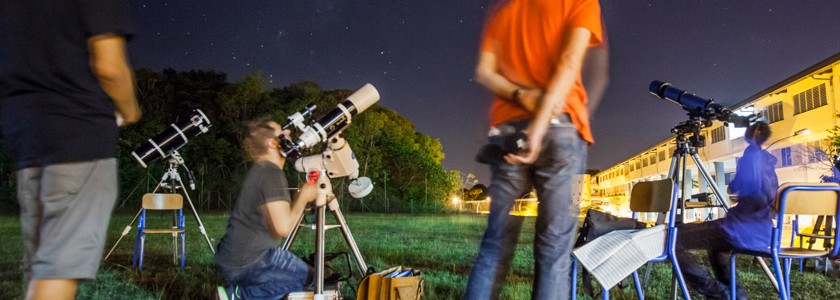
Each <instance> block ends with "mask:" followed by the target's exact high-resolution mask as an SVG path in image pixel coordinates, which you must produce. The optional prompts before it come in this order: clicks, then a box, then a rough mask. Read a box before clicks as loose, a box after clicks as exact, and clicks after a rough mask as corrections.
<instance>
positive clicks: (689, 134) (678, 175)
mask: <svg viewBox="0 0 840 300" xmlns="http://www.w3.org/2000/svg"><path fill="white" fill-rule="evenodd" d="M708 125H710V122H707V123H704V122H703V121H701V120H700V118H699V117H696V116H691V115H690V117H689V120H688V121H685V122H682V123H680V124H678V125H677V126H674V128H672V129H671V132H672V133H674V134H676V135H677V136H676V138H675V139H674V142H675V143H676V144H677V145H676V149H674V153H673V154H672V156H671V166H670V167H669V169H668V177H669V178H671V179H673V180H674V182H675V183H677V184H678V187H679V189H680V204H681V205H682V210H681V211H682V212H681V214H682V216H683V217H682V218H681V219H680V221H679V222H682V221H681V220H683V219H685V211H686V205H685V203H686V200H687V198H688V196H689V195H690V192H689V191H686V190H687V189H691V186H690V185H689V186H688V188H686V185H685V184H686V182H685V181H686V164H687V162H688V157H691V160H692V161H693V162H694V165H695V166H696V167H697V170H698V171H699V172H700V175H701V176H702V177H703V180H705V182H706V184H707V186H710V187H711V188H712V193H713V194H714V195H715V197H714V198H715V199H716V201H717V205H713V206H719V207H720V208H722V209H723V210H724V212H729V205H728V204H727V203H726V202H725V201H723V199H724V198H723V193H722V192H721V191H720V189H719V188H718V186H717V185H716V184H715V183H714V179H713V178H712V175H711V174H709V171H707V170H706V167H705V165H704V164H703V161H702V160H701V159H700V156H699V155H698V154H697V149H698V148H702V147H704V146H706V143H705V138H704V137H703V136H701V135H700V129H701V128H702V127H703V126H708ZM717 176H723V174H717ZM689 184H690V183H689ZM755 260H756V261H757V262H758V264H759V265H760V266H761V268H762V269H763V270H764V273H765V274H766V275H767V276H768V277H769V278H770V281H771V282H772V283H773V285H774V286H775V287H776V290H778V289H779V284H778V283H777V282H776V278H775V277H774V275H773V273H772V272H771V271H770V268H768V267H767V263H766V262H765V261H764V260H763V259H761V258H758V257H755ZM671 263H677V262H671ZM649 274H650V265H649V266H648V269H647V271H646V274H645V280H647V277H648V275H649ZM683 288H685V287H683ZM671 299H677V279H676V277H674V278H673V280H672V281H671Z"/></svg>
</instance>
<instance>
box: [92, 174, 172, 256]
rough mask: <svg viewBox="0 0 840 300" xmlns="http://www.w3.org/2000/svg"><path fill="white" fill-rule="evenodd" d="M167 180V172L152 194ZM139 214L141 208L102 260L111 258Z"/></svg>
mask: <svg viewBox="0 0 840 300" xmlns="http://www.w3.org/2000/svg"><path fill="white" fill-rule="evenodd" d="M168 179H169V172H168V171H167V173H164V174H163V177H162V178H161V179H160V181H158V184H157V185H156V186H155V189H154V190H152V193H157V191H158V189H160V187H161V185H163V182H164V181H166V180H168ZM141 212H143V208H140V209H138V210H137V214H135V215H134V219H131V222H129V223H128V225H126V226H125V229H123V232H122V234H121V235H120V238H119V239H117V241H116V242H115V243H114V246H111V250H110V251H108V255H105V258H103V259H102V260H108V257H111V253H113V252H114V249H117V245H119V244H120V241H122V239H123V238H124V237H125V236H126V235H128V233H129V232H131V227H132V226H134V222H137V218H139V217H140V213H141Z"/></svg>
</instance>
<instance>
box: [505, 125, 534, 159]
mask: <svg viewBox="0 0 840 300" xmlns="http://www.w3.org/2000/svg"><path fill="white" fill-rule="evenodd" d="M531 132H532V131H529V132H528V149H525V150H524V151H521V152H519V153H516V154H512V153H511V154H507V155H505V161H506V162H507V163H509V164H512V165H519V164H522V165H530V164H532V163H534V162H535V161H537V157H539V156H540V150H541V149H542V137H540V138H536V137H532V134H531Z"/></svg>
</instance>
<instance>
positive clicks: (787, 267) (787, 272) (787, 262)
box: [785, 258, 793, 299]
mask: <svg viewBox="0 0 840 300" xmlns="http://www.w3.org/2000/svg"><path fill="white" fill-rule="evenodd" d="M791 264H793V260H792V259H790V258H786V259H785V291H786V292H787V297H788V299H790V265H791Z"/></svg>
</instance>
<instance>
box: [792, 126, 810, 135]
mask: <svg viewBox="0 0 840 300" xmlns="http://www.w3.org/2000/svg"><path fill="white" fill-rule="evenodd" d="M809 134H811V130H810V129H808V128H802V129H799V130H797V131H796V132H794V133H793V135H794V136H797V135H809Z"/></svg>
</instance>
